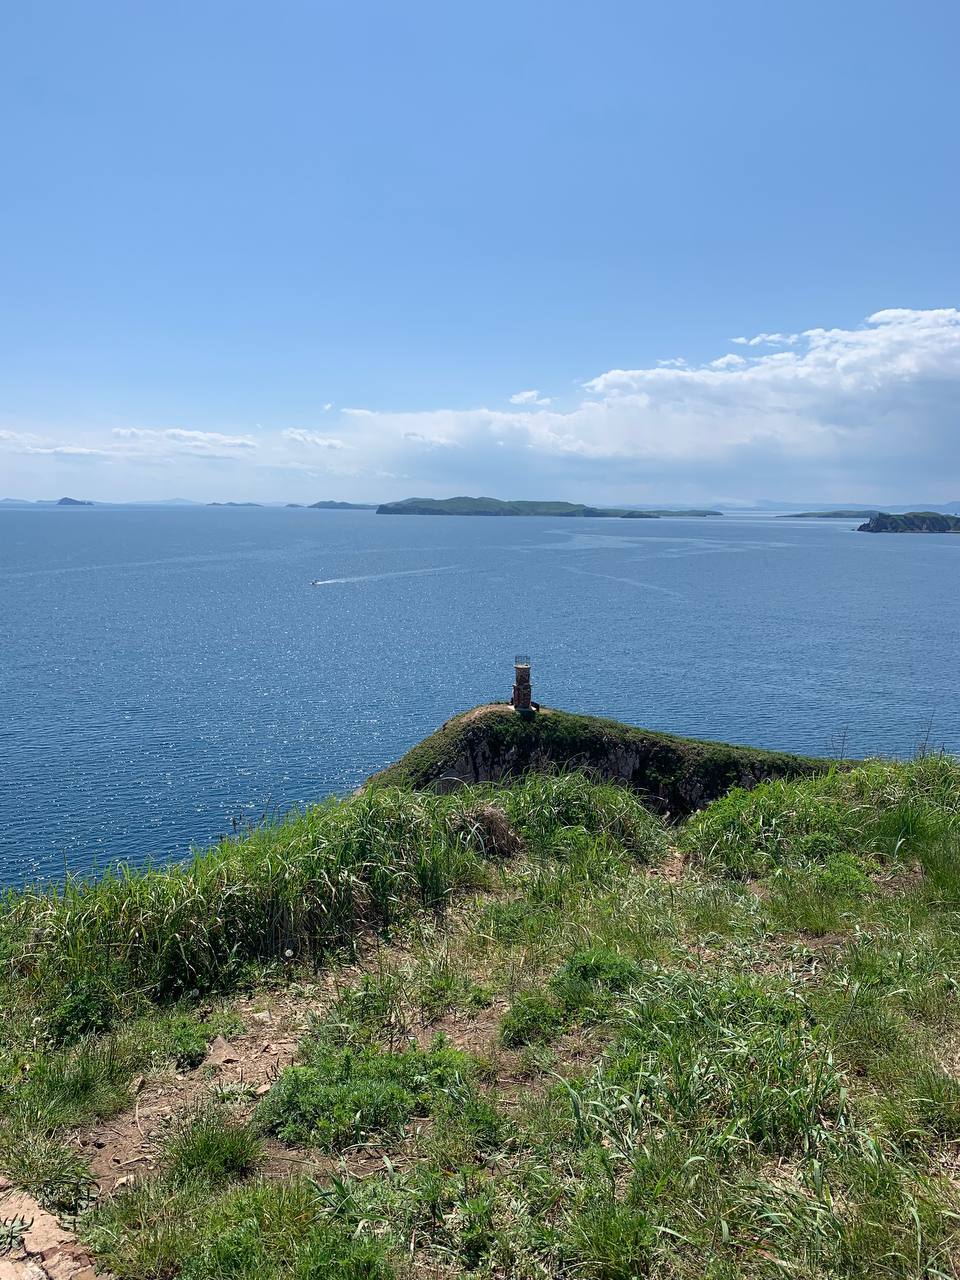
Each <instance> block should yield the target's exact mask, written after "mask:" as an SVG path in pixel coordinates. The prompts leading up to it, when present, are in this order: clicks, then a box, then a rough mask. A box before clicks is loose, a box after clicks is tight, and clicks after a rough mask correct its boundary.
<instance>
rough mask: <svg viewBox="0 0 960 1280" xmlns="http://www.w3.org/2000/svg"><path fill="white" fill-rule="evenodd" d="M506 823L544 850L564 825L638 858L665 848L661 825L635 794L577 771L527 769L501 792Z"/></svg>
mask: <svg viewBox="0 0 960 1280" xmlns="http://www.w3.org/2000/svg"><path fill="white" fill-rule="evenodd" d="M501 804H502V807H503V810H504V812H505V813H506V815H507V817H508V819H509V821H510V823H511V825H512V826H513V827H514V828H515V830H516V831H518V832H519V833H520V835H521V836H522V837H523V839H524V840H525V841H526V842H528V843H529V844H530V845H533V846H534V847H537V848H540V849H550V848H553V847H555V846H556V845H558V844H562V842H563V839H564V833H565V832H566V831H568V830H570V829H578V830H580V831H584V832H587V833H588V834H589V835H591V836H605V837H607V838H608V839H609V841H610V842H611V843H614V844H616V845H617V846H619V847H620V848H621V849H622V850H624V851H625V852H627V853H628V854H630V855H631V857H633V858H635V859H636V860H637V861H639V862H650V861H652V860H653V859H654V858H655V857H657V856H658V855H659V854H660V853H662V852H663V850H664V849H665V847H666V836H665V831H664V827H663V823H662V822H661V821H660V820H659V818H657V817H655V816H654V815H653V814H652V813H650V811H649V810H647V809H645V808H644V806H643V804H642V803H641V801H640V798H639V796H638V795H637V794H636V792H634V791H631V790H630V789H629V788H628V787H625V786H620V785H617V784H615V783H611V782H600V781H598V780H595V779H593V778H591V777H589V776H588V775H586V774H583V773H530V774H527V776H526V777H524V778H523V779H522V780H521V781H520V782H518V783H517V784H516V785H515V786H513V787H511V788H510V789H509V790H507V791H504V792H503V793H502V799H501Z"/></svg>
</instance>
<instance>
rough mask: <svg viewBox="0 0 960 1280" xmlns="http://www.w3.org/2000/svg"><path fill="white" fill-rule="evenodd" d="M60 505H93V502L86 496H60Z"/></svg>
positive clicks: (58, 504) (58, 503)
mask: <svg viewBox="0 0 960 1280" xmlns="http://www.w3.org/2000/svg"><path fill="white" fill-rule="evenodd" d="M56 505H57V506H58V507H92V506H93V503H92V502H90V501H89V500H88V499H86V498H58V499H57V503H56Z"/></svg>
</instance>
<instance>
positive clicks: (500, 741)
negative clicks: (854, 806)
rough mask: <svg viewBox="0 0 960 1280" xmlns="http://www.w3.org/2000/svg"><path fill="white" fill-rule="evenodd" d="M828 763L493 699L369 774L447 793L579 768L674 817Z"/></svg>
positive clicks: (377, 780)
mask: <svg viewBox="0 0 960 1280" xmlns="http://www.w3.org/2000/svg"><path fill="white" fill-rule="evenodd" d="M831 763H832V762H831V761H828V760H821V759H816V758H814V757H810V756H797V755H790V754H788V753H786V752H779V751H764V750H760V749H758V748H754V747H740V746H732V745H730V744H728V743H725V742H709V741H702V740H699V739H695V738H680V737H676V736H674V735H673V734H668V733H652V732H650V731H649V730H646V729H638V728H635V727H634V726H633V725H627V724H621V723H620V722H619V721H616V720H601V719H598V718H596V717H594V716H583V715H573V714H571V713H570V712H568V711H556V710H551V709H549V708H542V709H541V710H540V712H539V713H537V714H536V715H533V716H520V715H517V714H516V713H515V712H514V710H513V708H512V707H510V706H509V705H508V704H505V703H495V704H493V705H490V706H485V707H475V708H474V709H473V710H472V711H467V712H464V713H463V714H462V715H458V716H454V718H453V719H452V720H448V721H447V722H446V724H444V725H443V726H442V727H441V728H440V729H438V730H437V732H436V733H433V734H431V735H430V737H428V738H425V739H424V740H423V741H422V742H420V743H418V744H417V745H416V746H415V747H412V748H411V749H410V751H408V752H407V754H406V755H405V756H403V757H402V758H401V759H400V760H398V761H397V762H396V763H395V764H392V765H388V766H387V768H386V769H383V770H382V771H381V772H380V773H377V774H374V775H373V777H372V778H371V779H370V781H371V782H372V783H374V784H378V783H392V784H399V785H402V786H409V787H414V788H417V789H419V790H425V789H431V790H438V791H450V790H452V789H454V788H455V787H456V786H458V785H460V784H462V783H476V782H504V781H509V780H510V779H512V778H517V777H520V776H522V775H523V774H525V773H529V772H530V771H532V770H533V771H543V770H551V769H559V768H563V769H586V770H589V771H591V772H594V773H596V774H598V775H599V776H600V777H602V778H605V779H611V780H615V781H618V782H625V783H627V784H628V785H629V786H631V787H633V788H635V789H636V790H637V791H639V792H641V793H642V794H643V795H644V796H645V797H646V798H647V799H648V801H649V803H650V806H651V807H652V808H654V809H656V810H657V811H658V812H661V813H668V814H670V815H672V816H675V817H681V816H685V815H686V814H689V813H692V812H693V811H694V810H695V809H699V808H701V807H702V806H703V805H705V804H709V803H710V801H711V800H715V799H716V798H717V797H718V796H721V795H723V794H724V793H725V792H726V791H728V790H729V789H730V788H731V787H746V788H748V789H749V788H751V787H755V786H756V785H757V784H758V783H759V782H763V781H765V780H767V779H769V778H794V777H799V776H802V775H805V774H814V773H823V772H825V771H826V770H827V769H828V768H830V766H831Z"/></svg>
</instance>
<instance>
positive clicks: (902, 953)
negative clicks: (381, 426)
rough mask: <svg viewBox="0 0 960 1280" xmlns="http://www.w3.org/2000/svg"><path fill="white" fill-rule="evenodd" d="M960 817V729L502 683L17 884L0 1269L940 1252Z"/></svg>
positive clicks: (601, 1278)
mask: <svg viewBox="0 0 960 1280" xmlns="http://www.w3.org/2000/svg"><path fill="white" fill-rule="evenodd" d="M491 765H492V766H495V767H496V768H497V770H498V777H497V780H495V781H481V782H470V781H462V780H458V779H460V778H461V776H472V774H476V775H477V776H481V777H482V776H483V775H484V773H485V772H486V771H487V769H488V767H490V766H491ZM501 766H502V767H501ZM451 769H452V770H453V777H448V771H450V770H451ZM445 778H446V779H447V781H448V782H450V783H451V784H455V785H454V789H453V790H452V791H449V792H448V793H446V794H443V793H442V792H443V785H442V784H443V781H444V779H445ZM731 782H733V783H737V782H742V783H744V784H746V787H744V786H738V785H734V786H733V787H732V789H729V790H728V789H727V787H728V786H729V784H730V783H731ZM421 784H423V785H421ZM438 784H440V785H439V789H438ZM634 784H635V785H634ZM746 788H749V789H746ZM673 796H678V797H680V799H681V800H682V801H683V804H682V805H681V804H673V802H672V801H671V814H672V815H673V816H669V817H668V816H665V815H664V813H662V812H657V811H654V810H659V809H662V808H664V807H667V806H665V805H664V800H665V799H669V798H670V797H673ZM714 796H715V798H712V797H714ZM708 801H709V803H707V802H708ZM701 803H702V804H705V807H702V808H701V807H697V805H698V804H701ZM691 810H692V811H691ZM958 844H960V763H958V762H957V761H956V760H954V759H951V758H950V757H947V756H943V755H928V756H923V757H920V758H918V759H916V760H914V761H911V762H906V763H898V762H892V761H864V762H847V763H846V764H845V765H844V767H842V768H840V767H834V766H832V765H831V763H830V762H829V761H825V760H816V761H813V760H805V759H803V758H800V757H796V756H789V755H780V754H778V753H771V752H762V751H754V750H752V749H750V748H746V747H725V746H723V745H722V744H716V743H708V742H694V741H690V740H687V739H682V738H672V737H670V736H669V735H662V734H650V733H647V732H646V731H644V730H641V729H636V728H633V727H631V726H628V725H621V724H617V723H615V722H613V721H604V720H594V719H592V718H591V717H584V716H575V715H570V714H567V713H562V712H545V711H544V712H541V713H539V714H537V715H535V716H533V717H522V716H518V715H516V714H515V713H513V712H510V711H508V710H507V709H506V708H505V707H492V708H485V709H479V710H478V712H474V713H467V714H466V715H464V716H458V717H456V718H455V719H454V720H452V721H450V722H449V723H448V724H447V725H446V726H444V728H443V729H442V730H440V731H439V732H438V734H436V735H433V736H432V738H429V739H427V740H426V742H424V743H422V744H421V745H420V747H415V748H414V749H413V750H412V751H411V752H410V753H409V754H408V755H407V756H406V757H404V759H403V760H402V761H400V762H398V764H397V765H396V766H393V767H392V768H391V769H388V770H386V771H385V772H384V773H382V774H381V775H379V777H377V778H374V779H372V780H371V781H370V783H369V784H368V785H367V786H366V787H364V788H363V789H362V790H361V791H360V792H359V793H357V794H354V795H352V796H348V797H346V798H343V799H329V800H326V801H323V802H321V803H319V804H316V805H311V806H309V807H307V808H305V809H304V810H303V811H302V812H298V813H293V814H291V815H289V816H288V817H287V818H286V819H284V820H283V821H279V822H265V823H264V824H262V825H260V826H258V827H256V828H255V829H253V830H251V831H249V832H248V833H246V834H243V835H241V836H239V837H237V838H233V839H225V840H223V841H222V842H221V843H220V844H219V845H217V846H216V847H215V848H212V849H209V850H206V851H198V852H196V853H195V854H194V855H193V856H191V857H190V858H189V859H187V860H186V861H184V862H182V863H178V864H174V865H171V866H168V867H152V868H146V869H137V870H127V871H122V872H107V873H105V874H104V875H102V876H101V877H100V878H97V879H89V880H83V879H69V880H67V881H66V883H65V884H63V885H59V886H53V887H50V888H43V887H38V888H26V889H23V890H22V891H19V892H17V891H13V892H10V893H8V894H7V895H6V896H5V897H4V898H3V900H2V902H0V958H2V961H3V963H2V965H0V1015H2V1017H3V1024H4V1035H3V1040H2V1044H0V1174H2V1175H3V1178H4V1179H6V1181H5V1182H4V1181H3V1180H2V1179H0V1196H2V1204H3V1209H2V1212H0V1273H2V1274H3V1275H7V1274H10V1275H11V1276H19V1275H21V1274H22V1275H23V1276H28V1275H33V1274H34V1273H35V1272H36V1274H37V1275H38V1276H39V1275H40V1274H41V1271H42V1274H44V1275H49V1276H54V1275H56V1276H62V1277H64V1278H65V1280H66V1278H68V1277H69V1278H70V1280H80V1277H81V1276H92V1275H93V1274H94V1267H95V1268H96V1271H97V1273H98V1274H100V1273H102V1272H109V1273H110V1274H111V1275H113V1276H114V1277H116V1280H199V1278H200V1277H204V1280H206V1278H207V1277H209V1278H210V1280H251V1277H253V1276H256V1277H257V1280H341V1278H342V1280H417V1277H445V1276H449V1277H454V1276H463V1275H470V1276H473V1277H477V1278H478V1280H499V1278H503V1280H544V1278H545V1277H557V1278H558V1280H635V1278H638V1277H648V1278H650V1280H655V1278H657V1280H660V1278H662V1280H692V1278H693V1277H701V1276H705V1277H714V1278H715V1280H721V1278H722V1280H783V1277H797V1280H801V1278H802V1280H868V1278H870V1280H872V1278H873V1277H884V1278H885V1280H922V1278H923V1280H933V1278H935V1277H939V1278H941V1280H945V1278H946V1277H950V1276H955V1275H956V1273H957V1272H956V1266H955V1260H956V1259H957V1258H958V1256H960V1183H958V1180H957V1176H956V1159H957V1156H956V1153H957V1150H958V1147H960V1082H958V1072H957V1066H956V1054H957V1050H956V1046H957V1044H958V1043H960V992H958V985H957V982H956V981H955V975H956V974H957V972H958V971H960V862H958V858H957V849H958ZM41 1263H42V1266H41ZM4 1268H5V1269H4Z"/></svg>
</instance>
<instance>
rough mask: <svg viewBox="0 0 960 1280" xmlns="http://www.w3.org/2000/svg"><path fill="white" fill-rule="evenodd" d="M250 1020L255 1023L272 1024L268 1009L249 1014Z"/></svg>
mask: <svg viewBox="0 0 960 1280" xmlns="http://www.w3.org/2000/svg"><path fill="white" fill-rule="evenodd" d="M250 1017H251V1018H253V1019H254V1021H255V1022H272V1020H273V1019H272V1016H271V1014H270V1010H269V1009H261V1010H260V1012H259V1013H251V1015H250Z"/></svg>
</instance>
